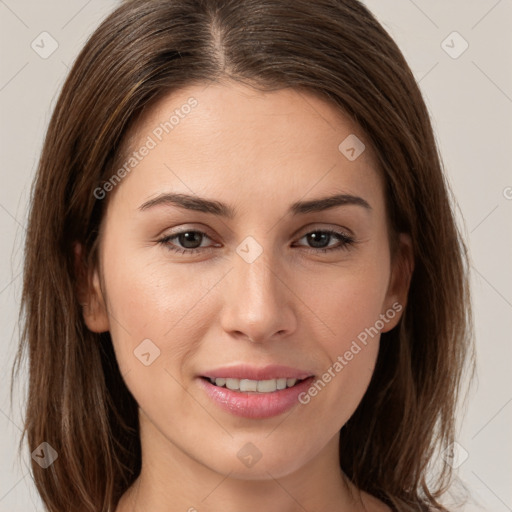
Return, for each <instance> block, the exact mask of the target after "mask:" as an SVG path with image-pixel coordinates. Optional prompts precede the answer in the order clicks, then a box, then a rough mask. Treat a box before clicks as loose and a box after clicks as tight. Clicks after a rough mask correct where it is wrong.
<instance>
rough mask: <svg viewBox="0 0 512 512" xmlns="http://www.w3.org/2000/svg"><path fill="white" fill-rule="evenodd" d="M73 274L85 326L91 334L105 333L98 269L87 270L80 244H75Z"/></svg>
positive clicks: (106, 325)
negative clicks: (75, 278) (75, 279)
mask: <svg viewBox="0 0 512 512" xmlns="http://www.w3.org/2000/svg"><path fill="white" fill-rule="evenodd" d="M73 248H74V256H75V274H76V277H77V290H76V293H77V297H78V302H79V303H80V305H81V306H82V314H83V317H84V321H85V324H86V325H87V327H88V328H89V329H90V330H91V331H93V332H97V333H100V332H106V331H108V330H109V329H110V325H109V321H108V315H107V308H106V307H105V300H104V296H103V292H102V290H101V287H100V278H99V273H98V269H97V268H94V269H88V268H87V266H86V264H85V261H84V258H83V248H82V244H80V243H78V242H75V244H74V247H73Z"/></svg>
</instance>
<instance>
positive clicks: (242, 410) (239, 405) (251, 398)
mask: <svg viewBox="0 0 512 512" xmlns="http://www.w3.org/2000/svg"><path fill="white" fill-rule="evenodd" d="M230 375H231V376H233V378H238V377H235V376H234V375H233V374H232V373H231V374H230ZM281 376H282V377H284V375H281ZM242 378H243V377H242ZM270 378H272V377H270ZM289 378H296V377H289ZM314 378H315V377H314V376H311V377H307V378H306V379H304V380H303V381H301V382H299V383H297V384H296V385H295V386H292V387H291V388H286V389H282V390H279V391H274V392H272V393H257V392H252V391H250V392H241V391H232V390H231V389H228V388H221V387H219V386H215V385H214V384H212V383H211V382H210V381H209V380H208V379H207V378H205V377H198V378H197V380H198V381H199V384H200V386H201V387H202V388H203V389H204V390H205V392H206V394H207V395H208V396H209V397H210V398H211V399H212V400H213V402H215V403H216V404H217V405H218V406H219V407H220V408H221V409H223V410H224V411H227V412H230V413H231V414H233V415H235V416H241V417H243V418H250V419H264V418H271V417H273V416H278V415H280V414H283V413H284V412H286V411H288V410H289V409H291V408H292V407H294V406H295V405H297V404H299V403H300V402H299V395H300V394H301V393H303V392H305V391H307V389H308V388H309V387H310V386H311V383H312V382H313V380H314ZM255 380H263V379H261V378H259V379H255Z"/></svg>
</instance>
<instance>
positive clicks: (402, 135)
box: [11, 0, 473, 512]
mask: <svg viewBox="0 0 512 512" xmlns="http://www.w3.org/2000/svg"><path fill="white" fill-rule="evenodd" d="M223 78H230V79H233V80H238V81H243V82H245V83H247V84H251V85H253V86H254V87H260V88H262V89H265V90H275V89H279V88H284V87H293V88H296V89H303V90H306V91H309V92H310V93H314V94H318V95H320V96H321V97H322V98H324V99H325V100H327V101H328V102H330V103H331V104H332V105H333V106H334V107H335V108H337V109H339V110H340V111H343V112H344V113H345V114H347V115H349V116H350V117H351V118H352V119H353V120H354V121H355V122H356V123H357V124H358V125H359V126H360V128H361V130H362V131H363V133H364V134H365V135H366V137H367V140H368V141H369V142H370V144H371V145H372V147H373V149H374V151H375V154H376V155H377V158H378V164H379V167H380V170H381V172H382V174H383V176H384V177H385V181H386V184H387V185H386V186H387V190H386V194H387V202H388V205H389V222H390V226H391V228H392V232H393V233H395V234H396V233H399V232H405V233H409V234H410V236H411V239H412V243H413V249H414V258H415V268H414V272H413V275H412V279H411V284H410V290H409V296H408V302H407V306H406V308H405V311H404V315H403V317H402V318H401V320H400V323H399V325H398V326H397V327H396V328H395V329H393V330H392V331H390V332H388V333H384V334H383V335H382V344H381V349H380V352H379V356H378V361H377V365H376V368H375V372H374V375H373V378H372V381H371V383H370V386H369V388H368V390H367V392H366V394H365V396H364V398H363V400H362V402H361V403H360V405H359V407H358V409H357V410H356V412H355V413H354V415H353V416H352V417H351V418H350V420H349V421H348V422H347V424H346V425H345V426H344V427H343V428H342V429H341V434H340V435H341V442H340V446H341V449H340V465H341V467H342V469H343V471H344V472H345V473H346V474H347V475H348V477H349V478H350V479H352V481H353V482H354V483H355V484H356V485H357V486H358V487H359V488H360V489H362V490H365V491H367V492H369V493H371V494H373V495H375V496H377V497H378V498H380V499H381V500H383V501H384V502H385V503H387V504H389V505H390V506H392V507H394V508H398V509H400V510H428V509H431V510H446V509H445V508H444V507H443V506H442V505H441V504H440V503H439V497H440V496H441V495H442V493H443V492H444V491H445V489H446V488H447V486H448V485H449V483H450V481H451V468H450V466H449V465H448V464H447V463H446V462H444V461H443V460H441V461H440V467H439V470H438V472H437V479H436V480H435V481H429V483H427V470H428V468H429V466H430V464H431V463H432V462H433V460H434V455H435V454H436V449H437V450H444V449H446V448H447V447H448V446H449V445H450V444H451V443H452V442H453V440H454V435H455V413H456V404H457V401H458V395H459V393H460V389H461V381H462V377H463V375H464V368H465V367H466V365H465V362H466V363H467V362H469V361H471V362H472V361H473V359H472V357H471V358H470V357H469V355H470V354H471V356H472V340H473V336H472V320H471V306H470V297H469V285H468V278H467V274H468V268H467V267H468V264H467V254H466V248H465V245H464V242H463V240H462V237H461V235H460V233H459V231H458V228H457V225H456V223H455V219H454V213H453V211H452V208H451V206H450V197H449V193H448V191H449V187H448V184H447V183H446V181H445V178H444V176H443V172H442V165H441V159H440V157H439V155H438V151H437V147H436V143H435V137H434V134H433V130H432V126H431V122H430V118H429V114H428V111H427V108H426V106H425V103H424V101H423V98H422V95H421V93H420V90H419V88H418V86H417V84H416V82H415V80H414V77H413V75H412V73H411V71H410V69H409V67H408V65H407V63H406V61H405V59H404V57H403V55H402V53H401V52H400V50H399V48H398V47H397V45H396V44H395V43H394V41H393V40H392V39H391V37H390V36H389V35H388V33H387V32H386V31H385V30H384V29H383V27H382V26H381V25H380V24H379V23H378V22H377V20H376V19H375V17H374V16H373V15H372V14H371V13H370V12H369V11H368V10H367V8H366V7H364V6H363V5H362V4H361V3H360V2H359V1H357V0H316V1H314V2H312V1H310V0H133V1H127V2H124V3H123V4H122V5H121V6H120V7H119V8H117V9H116V10H115V11H114V12H113V13H112V14H111V15H110V16H109V17H108V18H106V20H105V21H104V22H103V23H102V24H101V25H100V27H99V28H98V29H97V30H96V31H95V32H94V33H93V35H92V36H91V37H90V39H89V40H88V42H87V43H86V45H85V47H84V49H83V50H82V51H81V53H80V55H79V56H78V58H77V60H76V62H75V64H74V66H73V68H72V70H71V72H70V74H69V76H68V78H67V80H66V82H65V84H64V87H63V90H62V92H61V94H60V97H59V99H58V102H57V105H56V107H55V110H54V113H53V116H52V118H51V121H50V124H49V127H48V131H47V135H46V139H45V142H44V147H43V151H42V155H41V159H40V163H39V168H38V172H37V176H36V180H35V182H34V188H33V190H32V194H33V195H32V203H31V211H30V218H29V224H28V230H27V239H26V248H25V249H26V254H25V266H24V283H23V295H22V307H21V310H20V320H21V319H22V316H23V315H24V317H23V319H22V322H23V329H22V336H21V342H20V347H19V349H18V353H17V355H16V361H15V365H14V367H13V377H14V369H15V368H16V369H17V370H19V365H20V363H21V361H22V358H23V355H24V353H26V352H27V351H28V356H29V375H30V378H29V392H28V399H27V409H26V418H25V425H24V427H25V429H24V431H23V435H22V439H21V441H20V446H21V444H22V443H23V439H24V437H25V435H27V436H28V443H29V446H30V448H31V450H34V449H35V448H36V447H37V446H38V445H40V443H41V442H43V441H46V442H48V443H49V444H50V445H51V446H52V447H53V448H55V450H56V451H57V452H58V459H57V461H56V462H55V463H54V464H52V465H51V466H50V467H49V468H48V469H42V468H41V467H40V466H39V465H38V464H36V463H35V462H34V461H32V471H33V477H34V479H35V483H36V486H37V489H38V491H39V493H40V495H41V497H42V499H43V501H44V503H45V505H46V507H47V508H48V510H49V511H51V512H57V511H59V512H61V511H64V510H66V511H78V510H80V511H90V512H93V511H94V512H97V511H100V510H101V511H104V512H106V511H108V510H113V508H115V506H116V504H117V502H118V500H119V498H120V496H121V495H122V494H123V492H124V491H125V490H126V489H127V488H128V487H129V486H130V485H131V483H132V482H133V481H134V480H135V478H136V477H137V475H138V473H139V471H140V466H141V449H140V441H139V431H138V418H137V404H136V402H135V400H134V398H133V396H132V395H131V394H130V392H129V391H128V389H127V388H126V386H125V384H124V381H123V378H122V376H121V375H120V372H119V368H118V366H117V362H116V358H115V355H114V352H113V349H112V343H111V339H110V334H109V333H108V332H107V333H103V334H96V333H93V332H91V331H89V330H88V329H87V328H86V326H85V323H84V321H83V316H82V311H81V306H80V304H79V302H78V299H77V283H78V282H79V277H80V276H78V275H77V272H76V269H75V262H74V255H73V242H75V241H78V242H80V243H81V244H82V245H83V247H84V254H83V258H84V268H86V269H89V270H90V269H91V268H93V267H94V265H95V264H96V263H97V253H96V247H97V235H98V230H99V226H100V223H101V221H102V217H103V212H104V208H105V205H106V203H107V201H106V200H104V201H100V200H98V199H97V198H96V197H95V195H94V194H93V191H94V189H95V188H96V187H98V185H99V184H100V183H102V181H104V180H107V179H109V178H110V177H111V176H112V175H113V172H114V170H115V169H116V167H115V165H116V161H117V160H118V159H119V154H120V151H121V148H122V144H123V142H124V141H125V140H126V134H127V133H128V130H129V128H130V127H132V126H134V123H136V121H137V119H138V116H140V115H141V113H142V111H143V109H144V108H145V107H147V106H148V105H149V104H150V103H152V102H154V101H157V99H158V98H160V97H161V96H162V95H163V94H166V93H168V92H171V91H173V90H177V89H179V88H181V87H183V86H185V85H191V84H194V83H204V82H207V81H212V80H213V81H218V80H220V79H223ZM471 368H472V367H471ZM11 385H12V384H11ZM11 391H12V387H11Z"/></svg>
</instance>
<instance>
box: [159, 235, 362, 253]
mask: <svg viewBox="0 0 512 512" xmlns="http://www.w3.org/2000/svg"><path fill="white" fill-rule="evenodd" d="M185 233H199V234H200V235H202V236H203V237H206V238H210V237H209V236H208V235H207V234H206V233H204V232H203V231H199V230H197V229H186V230H184V231H180V232H178V233H174V234H172V235H168V236H165V237H164V238H161V239H160V240H158V243H159V244H162V245H163V246H165V247H166V248H167V249H168V250H169V251H172V252H176V253H179V254H188V255H192V254H196V253H198V252H201V251H205V250H206V251H208V250H212V249H213V247H196V248H194V249H186V248H182V249H180V248H177V247H175V246H174V245H172V244H170V243H169V242H170V241H171V240H173V239H175V238H177V237H178V236H180V235H183V234H185ZM311 233H322V234H328V235H331V236H335V237H337V238H338V239H339V240H340V242H341V245H339V246H337V247H329V248H315V247H305V249H306V250H308V252H321V253H327V252H331V251H340V250H345V251H347V250H349V249H350V248H351V246H352V245H354V244H355V243H356V242H355V240H354V239H353V238H352V237H350V236H348V235H346V234H345V233H342V232H339V231H334V230H332V229H315V230H313V231H309V232H308V233H306V234H304V235H303V236H301V238H300V239H302V238H304V237H305V236H307V235H310V234H311ZM300 239H299V240H300Z"/></svg>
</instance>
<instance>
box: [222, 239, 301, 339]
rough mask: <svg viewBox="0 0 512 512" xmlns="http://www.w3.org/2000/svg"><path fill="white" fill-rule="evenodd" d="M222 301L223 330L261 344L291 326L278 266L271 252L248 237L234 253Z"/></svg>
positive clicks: (279, 265)
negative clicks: (231, 268) (223, 301)
mask: <svg viewBox="0 0 512 512" xmlns="http://www.w3.org/2000/svg"><path fill="white" fill-rule="evenodd" d="M233 267H234V268H233V270H232V271H231V272H230V283H231V285H230V286H229V289H228V292H227V296H226V298H225V304H224V307H225V311H224V315H223V322H224V329H225V330H227V331H231V332H235V331H236V332H238V333H243V334H245V335H246V336H248V337H250V338H251V339H252V340H253V341H263V340H265V339H267V338H269V337H272V336H273V335H274V334H276V333H278V332H281V331H285V332H286V331H290V330H291V329H292V328H293V326H294V321H293V313H292V311H291V309H290V303H289V299H290V297H289V292H288V291H287V287H286V286H285V285H284V283H283V282H282V275H283V272H282V268H281V264H280V263H279V262H277V261H276V258H275V257H274V253H273V251H272V250H271V249H270V248H268V247H267V248H264V247H263V245H262V244H260V243H258V242H257V241H256V240H255V239H254V238H253V237H247V238H246V239H245V240H244V241H243V242H242V243H241V244H240V245H239V246H238V247H237V250H236V254H235V255H234V261H233Z"/></svg>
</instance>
